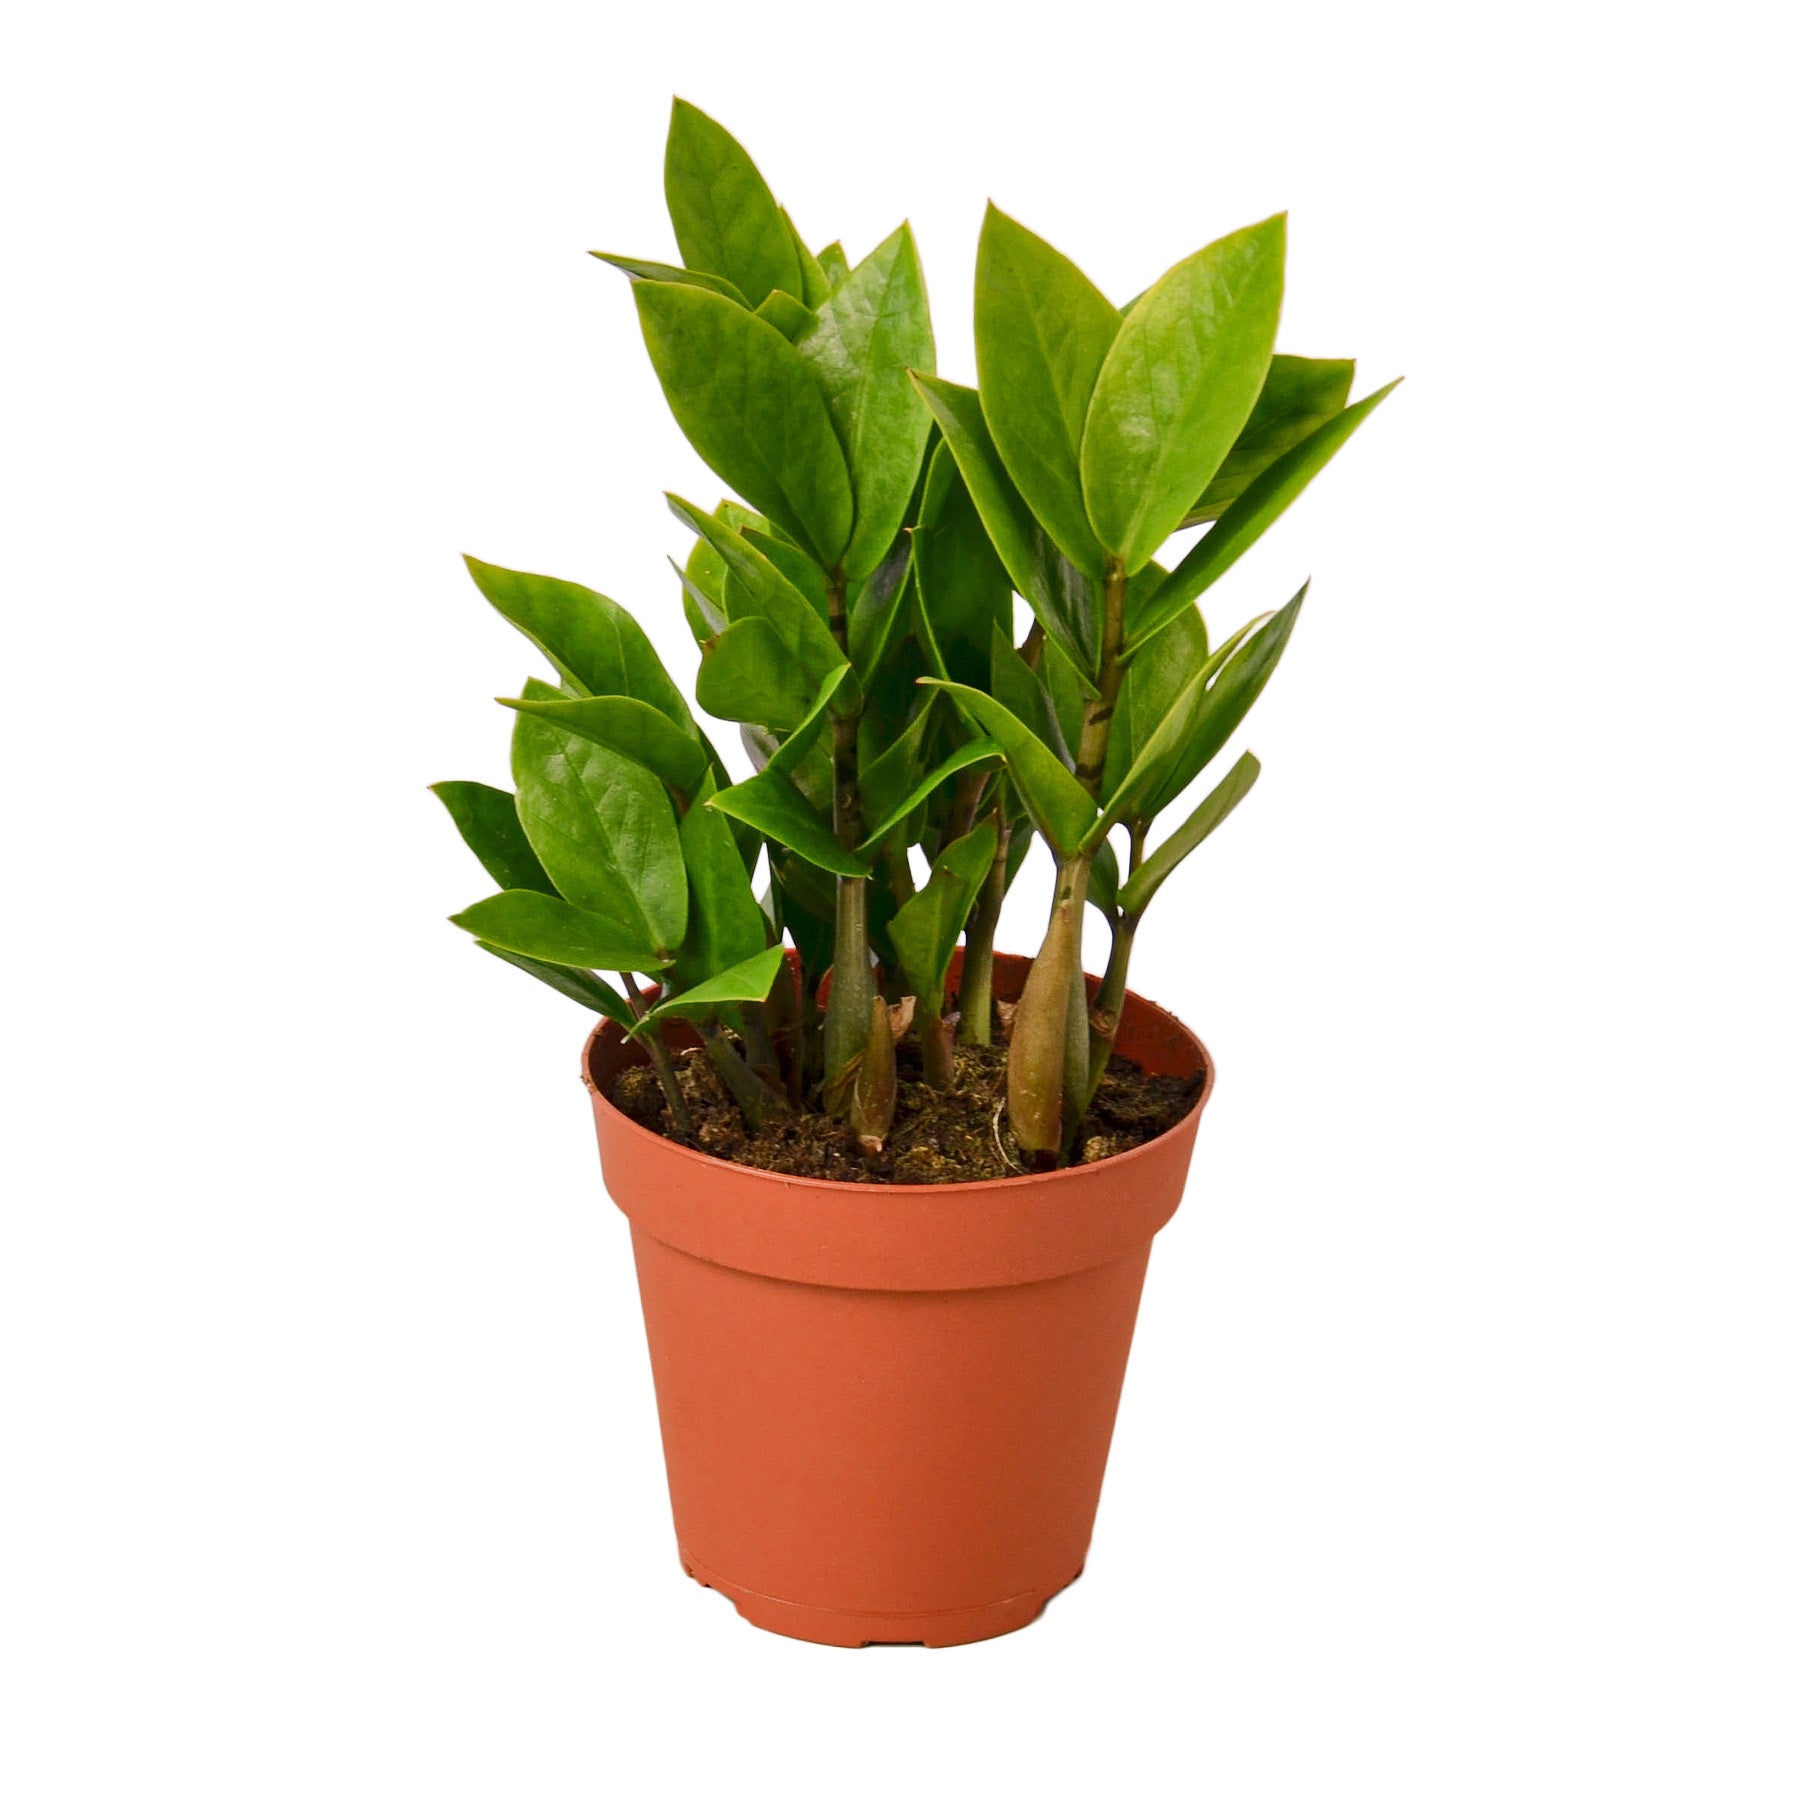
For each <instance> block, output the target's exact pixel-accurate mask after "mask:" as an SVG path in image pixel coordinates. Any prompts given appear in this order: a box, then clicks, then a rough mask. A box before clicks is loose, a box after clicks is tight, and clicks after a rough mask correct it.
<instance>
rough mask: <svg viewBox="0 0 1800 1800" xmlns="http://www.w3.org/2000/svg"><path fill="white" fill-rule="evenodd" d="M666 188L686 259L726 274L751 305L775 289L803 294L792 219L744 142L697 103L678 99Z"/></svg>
mask: <svg viewBox="0 0 1800 1800" xmlns="http://www.w3.org/2000/svg"><path fill="white" fill-rule="evenodd" d="M663 193H664V195H665V197H666V198H667V200H668V203H669V219H670V222H671V223H672V224H673V225H674V227H675V241H676V243H678V244H679V245H680V246H681V259H682V261H683V262H685V263H686V264H687V266H688V267H689V268H690V269H704V270H705V271H706V272H707V273H708V274H711V275H723V276H724V277H725V278H726V280H727V281H730V282H732V283H733V284H734V285H735V286H736V287H737V288H738V290H739V291H740V292H741V293H742V294H743V296H744V299H745V302H746V303H747V304H748V305H750V306H761V305H762V303H763V301H764V300H765V299H766V298H767V297H768V294H769V290H770V289H771V288H784V289H785V290H786V291H787V292H788V293H790V294H792V295H793V296H794V298H795V299H800V298H802V296H803V295H804V293H805V286H804V282H803V280H802V277H801V273H800V259H799V257H798V256H797V255H796V254H795V250H794V240H793V237H792V235H791V233H790V232H789V229H788V223H787V219H786V217H785V216H784V215H783V213H782V210H781V208H780V207H779V206H777V205H776V203H775V196H774V195H773V194H772V193H770V192H769V184H768V183H767V182H766V181H764V180H763V178H762V176H761V175H760V174H759V173H758V172H757V167H756V164H755V163H753V162H752V161H751V160H750V158H749V155H748V154H747V153H746V151H745V149H744V147H743V145H742V144H740V143H739V142H738V141H737V139H736V138H734V137H733V136H732V135H731V133H730V132H729V131H727V130H726V129H725V127H724V126H723V125H720V124H719V123H717V121H715V120H713V119H709V118H708V117H707V116H706V114H705V113H703V112H701V111H700V109H699V108H698V107H696V106H690V105H689V104H688V103H687V102H686V101H685V100H677V101H676V102H675V106H674V110H673V112H672V113H671V115H670V118H669V142H668V148H667V149H666V151H665V152H664V156H663Z"/></svg>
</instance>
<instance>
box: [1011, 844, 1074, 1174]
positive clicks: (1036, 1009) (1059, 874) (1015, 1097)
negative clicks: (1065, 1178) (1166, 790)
mask: <svg viewBox="0 0 1800 1800" xmlns="http://www.w3.org/2000/svg"><path fill="white" fill-rule="evenodd" d="M1089 861H1090V859H1089V858H1088V857H1085V856H1081V855H1075V856H1070V857H1066V858H1065V859H1064V860H1063V862H1062V863H1061V864H1060V865H1059V866H1058V868H1057V871H1056V898H1055V899H1054V900H1053V901H1052V902H1051V906H1050V925H1049V929H1048V930H1047V931H1046V932H1045V933H1044V942H1043V945H1042V947H1041V948H1040V949H1039V951H1038V953H1037V957H1036V960H1035V961H1033V963H1032V965H1031V973H1030V974H1029V975H1027V976H1026V977H1025V991H1024V992H1023V993H1022V994H1021V995H1020V996H1019V1010H1018V1011H1017V1012H1016V1013H1015V1014H1014V1015H1013V1031H1012V1047H1011V1049H1010V1050H1009V1051H1008V1052H1007V1057H1006V1113H1007V1118H1008V1119H1009V1121H1010V1122H1011V1124H1012V1132H1013V1137H1014V1139H1015V1140H1016V1141H1017V1143H1018V1146H1019V1150H1020V1153H1021V1154H1022V1155H1023V1156H1024V1157H1025V1159H1026V1162H1027V1163H1028V1164H1029V1166H1030V1167H1031V1168H1033V1169H1054V1168H1055V1167H1056V1165H1057V1162H1058V1159H1059V1157H1060V1155H1061V1152H1062V1148H1063V1140H1064V1135H1065V1133H1064V1112H1065V1094H1064V1087H1065V1074H1066V1070H1065V1065H1066V1062H1067V1060H1068V1054H1069V1045H1070V1039H1071V1033H1070V1030H1069V1017H1070V1000H1071V998H1072V984H1073V982H1074V981H1078V980H1080V978H1081V914H1082V910H1083V908H1085V907H1086V905H1087V883H1088V866H1089ZM1081 1097H1082V1096H1081V1095H1080V1094H1079V1092H1077V1093H1076V1094H1074V1095H1070V1096H1068V1097H1067V1098H1068V1099H1069V1100H1070V1101H1072V1102H1074V1103H1075V1104H1077V1105H1078V1104H1079V1101H1080V1099H1081ZM1078 1117H1079V1115H1078V1114H1077V1118H1078Z"/></svg>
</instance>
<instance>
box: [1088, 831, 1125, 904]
mask: <svg viewBox="0 0 1800 1800" xmlns="http://www.w3.org/2000/svg"><path fill="white" fill-rule="evenodd" d="M1087 897H1088V905H1089V906H1091V907H1093V908H1094V909H1095V911H1096V912H1098V913H1099V914H1100V915H1101V917H1102V918H1104V919H1105V920H1106V922H1107V923H1108V924H1109V925H1110V924H1111V923H1112V922H1113V920H1114V919H1115V918H1117V917H1118V912H1119V855H1118V852H1117V851H1116V850H1114V849H1113V847H1112V842H1111V840H1110V839H1108V838H1102V839H1101V840H1100V843H1099V845H1098V847H1097V848H1096V849H1095V851H1094V860H1093V862H1092V864H1091V865H1090V866H1089V868H1088V890H1087Z"/></svg>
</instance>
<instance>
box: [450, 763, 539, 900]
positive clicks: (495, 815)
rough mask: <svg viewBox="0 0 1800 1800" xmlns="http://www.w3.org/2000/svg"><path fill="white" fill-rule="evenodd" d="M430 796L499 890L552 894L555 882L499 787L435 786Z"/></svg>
mask: <svg viewBox="0 0 1800 1800" xmlns="http://www.w3.org/2000/svg"><path fill="white" fill-rule="evenodd" d="M431 791H432V792H433V793H434V794H436V795H437V797H438V798H439V799H440V800H441V801H443V803H444V810H445V811H446V812H447V813H449V815H450V817H451V819H452V821H454V823H455V825H456V829H457V830H458V831H459V832H461V833H462V841H463V842H464V843H465V844H467V845H468V846H469V848H470V849H471V850H473V851H474V852H475V855H476V857H477V858H478V859H479V861H480V863H481V866H482V867H483V868H484V869H486V870H487V872H488V873H489V874H490V875H491V876H493V878H494V881H495V883H496V884H497V885H498V886H500V887H503V888H531V889H534V890H535V891H536V892H537V893H540V894H554V893H555V892H556V883H555V882H553V881H552V880H551V879H550V877H549V876H548V875H547V874H546V873H545V872H544V865H543V864H542V863H541V862H539V861H538V858H537V852H536V851H535V850H533V849H532V847H531V844H530V841H529V840H528V839H527V838H526V836H525V831H524V827H523V826H521V825H520V823H519V814H518V809H517V808H516V807H515V806H514V805H513V797H512V795H511V794H509V793H508V792H507V791H506V790H505V789H504V788H496V787H489V786H487V784H486V783H485V782H480V781H439V782H436V783H434V784H433V786H432V789H431Z"/></svg>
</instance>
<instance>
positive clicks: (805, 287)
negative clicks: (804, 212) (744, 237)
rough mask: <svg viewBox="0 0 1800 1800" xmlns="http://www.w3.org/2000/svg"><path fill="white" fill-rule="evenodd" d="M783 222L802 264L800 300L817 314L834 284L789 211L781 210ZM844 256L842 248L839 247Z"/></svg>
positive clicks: (796, 255)
mask: <svg viewBox="0 0 1800 1800" xmlns="http://www.w3.org/2000/svg"><path fill="white" fill-rule="evenodd" d="M781 217H782V222H783V223H784V224H785V225H786V226H787V228H788V237H789V238H790V239H791V240H792V242H793V246H794V255H795V257H796V258H797V259H798V261H799V264H800V298H801V299H802V300H804V301H805V302H806V305H807V308H808V310H809V311H812V312H817V311H818V310H819V308H820V307H821V306H823V305H824V304H825V302H826V301H827V300H828V299H829V298H830V297H831V290H832V287H833V282H832V280H831V277H830V276H829V275H827V274H826V273H825V268H824V265H823V264H822V263H821V262H820V261H819V259H818V258H817V257H816V256H814V255H813V253H812V252H811V251H810V250H809V249H807V247H806V239H805V238H803V237H802V236H801V235H800V228H799V226H797V225H796V224H795V223H794V221H793V220H792V218H790V217H789V215H788V209H787V208H786V207H785V206H784V207H783V208H782V209H781ZM839 253H840V254H842V246H840V247H839Z"/></svg>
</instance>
